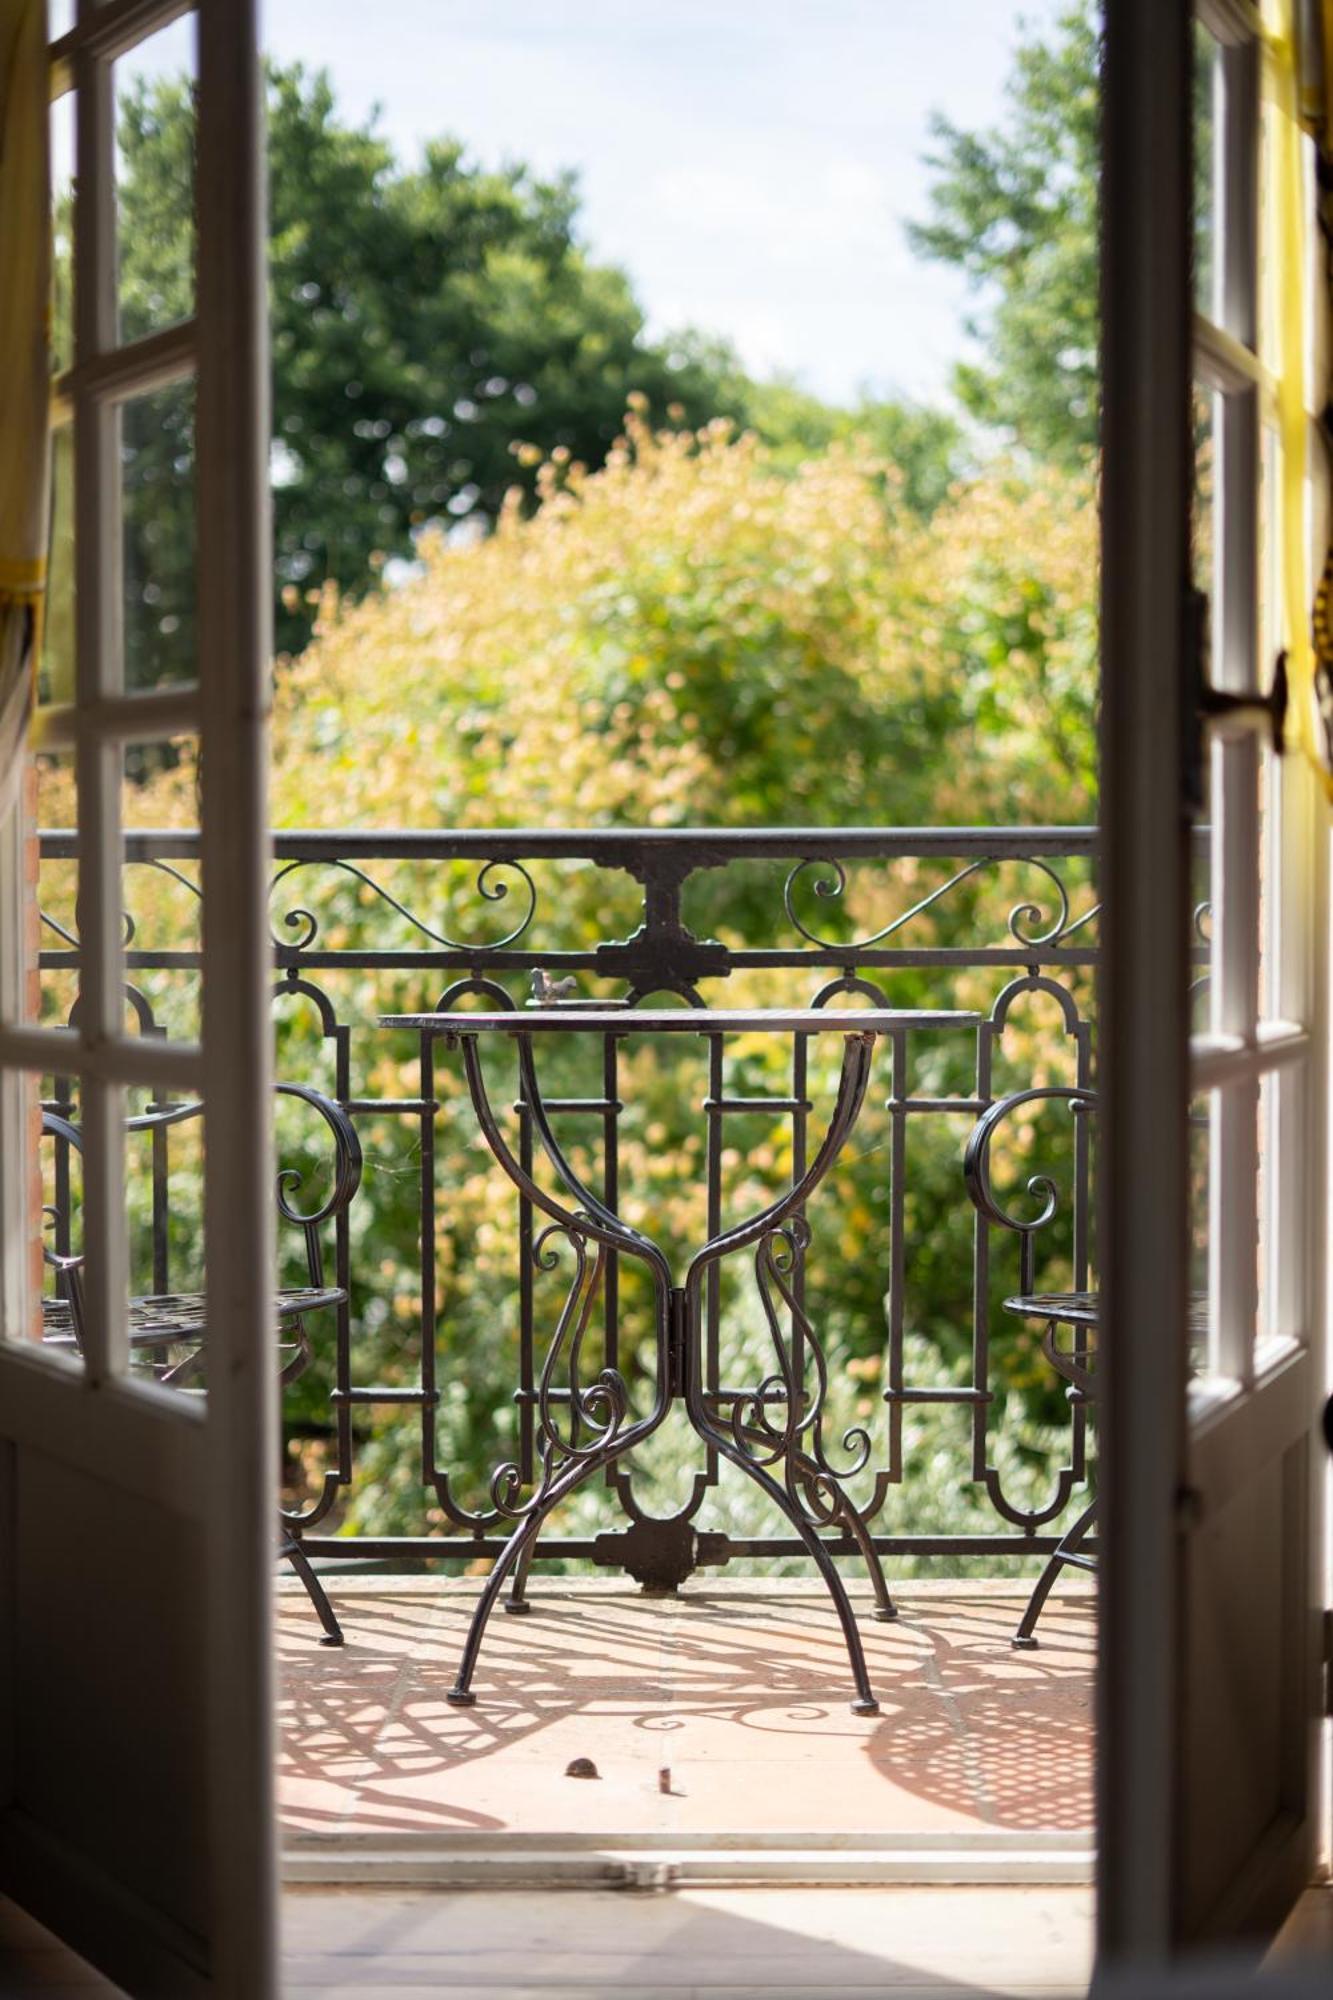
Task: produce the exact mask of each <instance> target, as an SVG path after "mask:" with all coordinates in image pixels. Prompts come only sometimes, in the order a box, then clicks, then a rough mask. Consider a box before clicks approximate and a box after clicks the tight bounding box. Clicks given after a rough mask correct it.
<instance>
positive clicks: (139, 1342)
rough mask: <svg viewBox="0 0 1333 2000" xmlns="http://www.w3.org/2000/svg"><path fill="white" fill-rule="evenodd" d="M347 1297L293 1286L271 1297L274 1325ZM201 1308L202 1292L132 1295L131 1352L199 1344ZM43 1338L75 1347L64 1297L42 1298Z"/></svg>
mask: <svg viewBox="0 0 1333 2000" xmlns="http://www.w3.org/2000/svg"><path fill="white" fill-rule="evenodd" d="M346 1297H347V1294H346V1292H345V1291H343V1290H342V1288H341V1287H340V1286H336V1285H294V1286H292V1287H290V1288H289V1289H287V1290H285V1291H281V1292H278V1293H277V1294H276V1296H275V1298H274V1302H273V1303H274V1311H275V1314H276V1317H277V1321H278V1325H279V1326H289V1325H291V1324H292V1322H293V1321H300V1320H301V1319H302V1318H304V1316H305V1314H306V1313H313V1312H323V1311H324V1310H325V1308H326V1307H328V1306H340V1305H341V1304H342V1303H343V1301H344V1300H345V1299H346ZM205 1307H206V1300H205V1295H204V1294H203V1292H156V1293H152V1294H150V1295H149V1296H147V1297H145V1298H138V1299H131V1300H130V1306H129V1342H130V1349H131V1352H133V1351H134V1349H136V1348H140V1347H180V1346H184V1347H202V1346H203V1344H204V1340H205V1337H206V1334H207V1326H208V1322H207V1318H206V1312H205ZM42 1339H43V1341H45V1342H46V1343H47V1344H48V1345H49V1346H51V1347H75V1346H77V1345H78V1342H77V1339H76V1336H75V1332H74V1315H73V1311H72V1309H71V1306H70V1302H69V1300H68V1299H43V1300H42Z"/></svg>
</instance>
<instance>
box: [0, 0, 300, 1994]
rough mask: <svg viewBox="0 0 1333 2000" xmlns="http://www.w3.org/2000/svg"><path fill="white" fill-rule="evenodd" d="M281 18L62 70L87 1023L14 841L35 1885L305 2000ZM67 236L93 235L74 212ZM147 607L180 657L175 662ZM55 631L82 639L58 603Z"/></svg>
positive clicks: (60, 511)
mask: <svg viewBox="0 0 1333 2000" xmlns="http://www.w3.org/2000/svg"><path fill="white" fill-rule="evenodd" d="M255 12H256V10H255V6H254V4H253V0H198V4H197V6H194V7H191V6H189V5H188V4H186V0H101V4H98V0H79V5H78V7H77V11H76V14H75V19H74V22H73V25H72V27H70V28H69V29H68V31H67V32H65V33H63V35H62V36H61V37H60V39H58V40H57V41H55V42H54V43H53V44H52V47H51V87H52V99H53V132H54V134H55V137H54V139H53V155H54V157H55V164H56V168H57V174H58V176H59V175H60V174H62V173H63V174H64V176H65V177H66V182H67V185H69V186H71V187H72V194H71V195H70V196H69V203H70V207H71V208H72V232H71V235H70V240H69V247H68V249H67V252H66V255H67V257H68V274H69V275H72V298H73V309H72V320H71V323H70V324H69V325H68V326H67V327H62V325H61V323H60V312H59V304H60V287H58V288H57V307H58V310H57V339H58V343H59V342H60V341H62V340H63V341H66V342H67V351H65V352H64V353H63V354H62V355H61V357H60V362H61V371H62V372H60V373H59V374H58V375H57V377H56V378H55V380H54V383H53V411H54V422H55V436H54V451H53V462H54V481H55V489H56V490H55V502H54V517H55V521H56V529H57V539H58V540H59V539H60V537H61V536H63V537H64V544H63V546H64V551H65V555H66V556H67V557H68V559H69V560H70V561H71V562H72V576H71V578H69V579H68V580H67V581H70V582H72V620H71V621H70V629H69V631H68V632H67V633H66V634H65V640H66V642H67V644H68V652H69V656H70V659H71V660H72V679H71V680H70V681H69V682H68V684H65V685H62V686H61V687H59V688H58V689H57V690H56V698H54V699H52V700H49V701H48V702H47V703H46V705H45V707H44V708H43V709H42V711H41V713H40V714H39V718H38V742H39V744H40V745H41V747H42V749H43V751H44V753H45V766H44V768H45V770H46V772H47V774H48V777H49V778H50V780H51V782H53V783H54V784H55V785H56V787H57V791H58V792H59V796H60V797H61V799H62V800H63V801H64V802H65V805H66V809H67V810H72V811H73V812H74V814H75V815H76V820H77V835H78V837H77V858H76V861H75V862H74V863H73V864H72V866H73V867H75V868H76V869H77V889H76V892H74V915H73V917H71V918H68V919H67V920H66V925H65V932H66V936H67V937H70V938H71V939H72V938H73V936H74V934H75V933H76V934H77V945H78V954H79V970H78V991H77V1003H76V1004H75V1005H74V1007H73V1015H72V1022H71V1023H69V1024H65V1025H59V1024H57V1023H56V1022H54V1021H53V1020H51V1019H49V1018H47V1017H46V1016H45V1015H44V1014H43V1012H42V1010H41V1007H40V1006H39V1004H38V1000H37V995H36V991H35V986H34V978H33V956H32V954H33V948H34V944H35V942H36V940H35V937H34V934H33V929H34V922H35V912H34V909H33V906H32V901H31V899H32V897H33V895H34V890H33V889H32V887H31V864H32V861H33V844H32V832H31V828H25V827H23V826H13V825H11V826H10V827H9V828H8V829H6V830H5V839H4V845H3V853H2V854H0V862H2V863H3V867H2V868H0V896H2V897H3V901H2V903H0V923H2V924H3V930H2V932H0V1003H3V1023H2V1024H0V1116H3V1120H4V1132H3V1138H4V1147H3V1163H2V1165H0V1174H2V1175H3V1185H2V1186H0V1224H2V1225H3V1236H2V1237H0V1246H2V1248H3V1276H4V1287H3V1300H2V1304H3V1321H2V1323H0V1333H2V1334H3V1338H2V1339H0V1575H2V1576H3V1587H2V1589H0V1889H2V1890H3V1891H5V1892H6V1893H8V1894H10V1895H12V1896H13V1897H15V1898H16V1899H17V1900H18V1901H19V1902H20V1903H22V1904H23V1905H24V1906H25V1907H27V1908H28V1909H30V1910H32V1911H33V1912H34V1914H35V1915H37V1916H38V1917H39V1918H41V1920H42V1921H43V1922H45V1923H46V1924H48V1925H49V1926H51V1927H52V1928H53V1929H54V1930H55V1931H57V1932H58V1933H59V1934H60V1935H61V1936H63V1937H65V1938H66V1939H68V1940H69V1942H71V1943H72V1944H73V1945H74V1946H76V1947H77V1948H78V1949H79V1950H80V1951H82V1952H84V1953H85V1954H86V1955H87V1956H88V1957H89V1958H91V1959H92V1960H93V1961H94V1962H95V1963H96V1964H97V1965H99V1966H100V1967H101V1968H103V1969H104V1970H105V1971H106V1972H107V1973H108V1974H109V1975H110V1976H111V1977H112V1978H113V1979H115V1980H116V1981H117V1982H119V1983H120V1984H122V1985H124V1986H125V1987H126V1988H127V1989H128V1990H130V1991H131V1992H133V1993H135V1994H139V1993H144V1994H148V1993H160V1994H163V1995H171V1996H173V1997H174V2000H178V1997H179V1996H183V1995H187V1994H193V1993H199V1994H204V1993H207V1994H215V1993H216V1994H225V1995H228V1996H234V2000H242V1996H244V2000H264V1996H266V1995H270V1994H272V1993H274V1992H275V1991H276V1975H275V1970H274V1922H275V1918H274V1910H275V1890H274V1876H275V1871H274V1854H273V1841H274V1835H273V1813H272V1806H271V1782H272V1780H271V1762H272V1744H271V1728H272V1724H271V1699H270V1667H269V1655H270V1645H271V1634H270V1580H271V1574H272V1565H273V1553H274V1551H273V1520H274V1504H275V1503H274V1497H273V1494H272V1491H271V1485H272V1480H273V1469H274V1461H275V1453H274V1445H273V1435H274V1433H273V1412H272V1402H273V1388H274V1360H273V1343H272V1338H271V1334H270V1329H269V1316H270V1312H271V1297H270V1293H271V1286H272V1256H271V1241H270V1238H271V1210H272V1193H271V1188H272V1181H271V1174H270V1169H269V1124H270V1098H269V1072H270V1050H269V1036H270V1027H269V1009H268V1000H267V991H266V987H267V978H268V972H269V945H268V938H267V928H266V924H265V922H264V916H263V912H264V891H265V883H266V864H267V838H268V836H267V827H268V812H267V803H266V791H265V785H266V762H267V746H266V715H267V709H268V674H269V632H268V613H269V601H270V550H269V535H268V525H267V455H268V427H267V421H266V405H267V360H266V326H265V297H264V276H263V243H264V227H263V175H262V121H263V102H262V91H261V81H260V69H259V58H258V44H257V27H256V19H255ZM164 37H170V38H174V39H172V40H171V41H170V42H169V44H168V46H169V47H170V49H171V50H173V51H177V52H179V57H180V66H181V69H182V72H183V74H184V75H185V78H186V82H185V85H184V89H185V101H186V104H187V106H188V116H189V119H190V130H191V143H190V146H189V148H188V149H187V150H188V151H189V152H190V153H191V154H192V156H193V157H192V166H191V167H189V168H187V170H186V174H185V180H186V183H187V185H186V193H185V197H184V201H185V209H184V212H183V214H182V215H181V217H180V218H179V219H180V222H181V229H182V232H183V235H182V240H183V241H185V242H186V243H187V244H189V243H190V242H191V241H192V243H193V254H192V255H190V254H188V253H187V257H186V263H187V264H188V265H189V266H190V267H191V268H189V269H188V270H186V271H185V272H184V275H183V276H180V274H176V275H177V277H179V278H180V282H179V284H177V285H176V289H175V290H174V291H173V289H172V286H171V285H165V286H164V288H163V291H162V296H161V297H158V296H157V295H156V293H154V292H152V290H151V288H149V290H147V291H145V290H144V289H143V288H142V287H141V289H140V291H139V293H138V294H136V295H135V296H134V297H133V298H131V297H130V296H129V295H128V293H127V291H126V284H127V280H126V276H125V271H124V268H123V265H122V261H121V259H120V258H119V256H118V238H120V237H121V236H122V234H123V231H124V230H125V229H126V228H127V227H129V226H133V219H132V218H130V219H129V220H128V221H127V217H126V215H125V214H124V213H123V212H122V201H123V189H122V187H121V184H120V181H119V179H118V176H119V175H120V172H121V164H120V157H119V147H118V129H119V126H120V122H121V120H122V119H123V118H124V117H125V116H126V115H127V106H129V105H131V104H132V102H133V101H134V94H135V89H136V85H135V78H136V75H137V74H138V72H139V70H140V69H141V67H142V66H143V65H144V64H145V63H147V64H148V65H149V67H150V68H151V58H152V56H153V53H154V51H155V50H157V51H160V50H161V49H162V47H163V46H164V41H163V38H164ZM62 148H63V154H62ZM191 179H192V182H193V188H194V191H195V192H194V196H193V198H191V197H190V195H189V191H188V182H189V181H190V180H191ZM69 220H70V217H69V215H67V214H64V213H63V212H62V217H61V227H62V228H64V227H65V226H66V224H67V223H68V222H69ZM173 283H175V279H173ZM67 292H68V287H66V293H67ZM164 441H166V444H167V446H168V447H169V448H164ZM154 454H155V456H154ZM150 460H151V462H152V463H153V464H154V465H156V467H157V468H158V470H157V474H156V475H155V476H156V477H157V479H158V488H157V501H156V505H157V507H158V513H157V515H156V517H155V519H156V520H157V522H158V523H159V526H160V530H161V532H162V533H166V532H167V531H168V530H170V533H171V534H172V536H173V537H174V540H173V547H175V548H176V549H177V550H178V551H179V550H180V549H182V548H183V549H184V550H185V551H186V554H185V555H184V556H183V557H182V556H180V555H179V553H178V556H177V557H176V558H174V559H173V560H174V565H175V566H174V569H173V573H172V579H171V588H172V590H173V591H175V592H176V594H177V596H178V597H179V598H181V599H185V598H188V604H186V603H184V602H177V603H173V605H172V607H171V608H170V610H169V611H167V610H164V609H163V608H162V593H163V587H164V586H163V584H162V582H161V580H160V579H158V578H156V577H154V575H153V574H152V573H151V567H152V566H151V563H150V565H149V571H148V573H147V574H142V573H138V574H135V575H134V576H133V577H131V576H129V575H128V573H127V570H128V567H129V566H131V565H132V563H134V562H138V563H140V564H141V563H142V550H143V548H144V547H145V546H146V547H148V548H149V550H150V551H151V549H152V547H153V546H154V543H153V535H154V534H156V533H157V532H159V529H158V528H154V529H153V530H152V531H151V532H149V533H148V534H147V536H146V537H145V536H142V535H141V536H140V537H139V538H138V540H137V541H136V542H135V544H134V547H135V549H136V550H138V551H139V553H138V554H137V555H134V556H133V557H132V556H131V554H130V553H129V551H130V540H129V538H128V536H127V530H126V520H127V514H128V509H129V506H130V499H129V496H130V495H131V491H132V488H133V487H134V481H135V479H136V477H137V473H136V467H137V468H139V469H140V470H141V469H142V467H143V466H144V465H146V464H148V463H149V462H150ZM140 484H142V481H141V482H140ZM134 504H139V502H138V501H137V500H136V501H135V503H134ZM71 550H72V555H71V554H70V551H71ZM59 555H60V550H59V549H58V550H57V556H58V557H59ZM182 579H184V580H183V581H182ZM147 620H151V621H152V629H153V631H154V634H155V636H156V640H157V641H160V642H161V643H159V644H158V646H157V651H156V652H155V653H152V654H151V655H150V654H148V653H146V652H145V650H144V647H143V645H142V643H141V642H142V640H143V635H144V633H145V631H147V630H148V624H147V623H146V621H147ZM52 621H53V629H52V643H53V644H54V643H55V640H56V638H57V636H58V635H57V633H56V631H55V629H54V627H55V626H56V625H57V624H58V623H59V613H58V608H57V606H56V605H55V604H54V603H53V606H52ZM182 633H184V634H188V635H189V638H188V646H187V645H186V644H184V642H183V641H182V640H181V639H180V637H179V636H178V635H180V634H182ZM173 636H174V637H175V652H174V654H173V653H172V650H171V646H170V645H168V644H167V641H168V640H170V639H172V638H173ZM149 657H151V658H152V659H154V660H156V662H157V664H156V666H154V667H153V668H152V669H151V671H150V670H149V669H147V668H146V667H145V664H144V662H145V659H146V658H149ZM164 659H165V661H166V664H165V666H164V665H163V664H162V662H163V660H164ZM196 757H197V758H198V760H199V765H200V770H201V782H200V786H199V812H200V825H201V829H202V862H201V875H200V880H199V883H198V885H197V886H198V889H199V892H200V897H201V901H202V912H203V915H202V967H203V969H202V976H201V980H200V990H199V1017H198V1021H197V1024H196V1026H197V1032H196V1033H194V1034H193V1035H190V1036H186V1037H184V1038H182V1039H173V1040H171V1041H167V1040H163V1039H158V1038H156V1037H153V1036H145V1035H142V1034H139V1033H138V1032H136V1024H135V1018H134V1012H133V1007H132V1005H131V1004H130V1002H129V1000H128V999H127V995H128V994H129V992H130V985H132V980H130V984H129V985H127V980H129V978H130V976H129V974H127V965H126V950H125V944H126V933H125V927H124V925H123V921H122V901H123V897H122V872H123V871H122V852H123V841H122V826H123V822H124V819H125V816H126V813H127V812H132V811H133V809H134V796H135V794H134V774H135V772H136V770H141V769H142V768H143V767H144V763H145V760H147V762H148V763H149V764H150V765H151V764H152V763H153V761H154V760H157V762H158V763H161V762H163V761H166V762H170V761H171V760H173V759H177V760H178V759H182V758H188V759H191V760H192V759H194V758H196ZM62 785H63V786H64V790H63V791H60V787H61V786H62ZM71 801H72V802H73V803H72V805H71V804H70V803H69V802H71ZM25 874H26V876H27V880H26V881H25ZM47 941H48V942H50V941H51V939H50V937H49V936H48V938H47ZM44 1080H45V1081H44ZM53 1081H58V1082H59V1083H60V1087H61V1090H62V1091H63V1093H64V1097H65V1098H67V1100H68V1102H69V1104H70V1106H71V1107H72V1111H73V1115H74V1117H75V1119H76V1121H77V1128H78V1131H79V1134H80V1138H81V1186H80V1187H79V1188H78V1189H77V1190H75V1192H74V1193H71V1191H70V1189H69V1188H65V1190H64V1191H63V1195H61V1196H60V1197H58V1199H63V1200H64V1201H65V1203H66V1206H67V1207H71V1206H73V1205H74V1204H75V1202H76V1200H77V1208H78V1215H77V1228H78V1236H79V1246H78V1247H79V1248H81V1250H82V1253H83V1256H84V1267H83V1274H82V1276H83V1321H84V1328H83V1337H82V1342H81V1348H80V1347H77V1346H75V1345H73V1344H72V1343H70V1342H66V1343H65V1344H64V1345H63V1346H62V1345H61V1344H60V1343H59V1342H53V1340H52V1338H50V1337H48V1338H46V1339H45V1340H44V1339H43V1338H42V1328H43V1316H42V1312H41V1307H40V1301H39V1299H38V1298H37V1296H36V1295H37V1292H38V1290H39V1289H40V1283H41V1276H40V1253H39V1250H38V1246H39V1245H40V1243H41V1242H42V1228H43V1218H42V1213H41V1210H42V1204H43V1200H44V1199H48V1200H49V1194H48V1196H46V1197H44V1196H43V1195H42V1193H41V1192H40V1191H39V1190H40V1186H41V1182H40V1168H41V1166H42V1155H43V1149H42V1144H41V1141H40V1138H39V1130H40V1116H39V1113H38V1109H37V1105H38V1098H39V1094H40V1093H42V1092H43V1091H46V1092H49V1091H50V1089H51V1088H52V1084H53ZM143 1091H147V1092H148V1093H150V1094H151V1095H152V1096H153V1097H154V1098H155V1099H158V1100H159V1101H160V1100H161V1099H162V1098H163V1097H168V1098H172V1099H198V1098H202V1099H203V1100H204V1104H205V1118H204V1123H205V1127H206V1139H205V1145H204V1152H203V1158H202V1162H201V1164H200V1173H201V1176H202V1215H203V1236H204V1244H203V1264H204V1270H203V1281H204V1285H205V1289H206V1295H207V1324H208V1351H209V1368H208V1390H207V1395H206V1396H205V1397H196V1396H189V1395H185V1394H182V1393H173V1392H172V1391H170V1390H166V1389H163V1388H160V1387H159V1386H157V1384H156V1383H155V1382H153V1381H152V1380H151V1379H145V1378H144V1377H143V1375H142V1374H141V1373H140V1372H139V1371H136V1370H135V1369H133V1368H132V1367H131V1355H130V1351H129V1342H128V1336H127V1298H128V1292H129V1289H130V1282H131V1278H130V1256H129V1251H128V1248H127V1242H128V1225H127V1175H126V1136H125V1120H126V1115H127V1111H128V1110H132V1109H133V1108H135V1106H136V1104H137V1103H138V1102H139V1101H140V1100H139V1098H138V1097H137V1096H136V1093H142V1092H143ZM69 1223H70V1217H69V1215H68V1214H66V1216H65V1218H64V1223H63V1225H62V1226H63V1227H64V1228H65V1229H66V1230H68V1227H69ZM141 1288H142V1287H141ZM49 1332H50V1328H49V1322H48V1336H49Z"/></svg>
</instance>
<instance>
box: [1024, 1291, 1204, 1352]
mask: <svg viewBox="0 0 1333 2000" xmlns="http://www.w3.org/2000/svg"><path fill="white" fill-rule="evenodd" d="M1004 1309H1005V1311H1006V1312H1007V1313H1013V1314H1015V1315H1016V1317H1017V1318H1019V1319H1056V1320H1060V1321H1062V1322H1063V1324H1064V1325H1065V1326H1092V1327H1095V1326H1096V1324H1097V1321H1098V1318H1099V1316H1100V1313H1101V1294H1100V1292H1020V1293H1017V1294H1016V1295H1015V1296H1014V1297H1013V1298H1011V1299H1006V1300H1005V1302H1004ZM1207 1333H1208V1295H1207V1293H1206V1292H1191V1294H1190V1302H1189V1335H1190V1339H1191V1340H1192V1341H1194V1340H1203V1339H1205V1338H1206V1336H1207Z"/></svg>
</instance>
